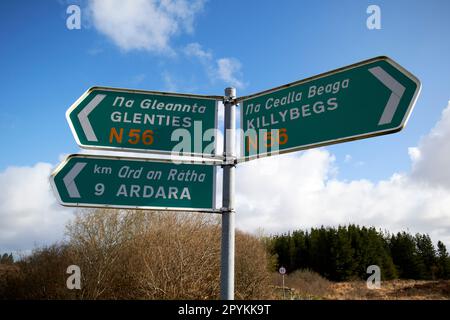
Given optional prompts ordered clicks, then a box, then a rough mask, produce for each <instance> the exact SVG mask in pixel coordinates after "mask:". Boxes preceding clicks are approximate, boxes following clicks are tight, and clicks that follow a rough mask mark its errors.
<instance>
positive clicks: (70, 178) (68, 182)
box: [63, 162, 87, 198]
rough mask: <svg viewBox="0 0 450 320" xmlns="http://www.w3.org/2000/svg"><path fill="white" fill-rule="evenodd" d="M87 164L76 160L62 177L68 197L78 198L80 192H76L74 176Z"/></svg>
mask: <svg viewBox="0 0 450 320" xmlns="http://www.w3.org/2000/svg"><path fill="white" fill-rule="evenodd" d="M86 165H87V163H86V162H78V163H76V164H75V165H74V166H73V168H72V169H70V171H69V172H68V173H67V174H66V175H65V177H64V178H63V181H64V185H65V186H66V189H67V192H68V193H69V197H71V198H80V193H79V192H78V189H77V185H76V184H75V178H76V177H77V176H78V174H79V173H80V172H81V170H83V169H84V167H85V166H86Z"/></svg>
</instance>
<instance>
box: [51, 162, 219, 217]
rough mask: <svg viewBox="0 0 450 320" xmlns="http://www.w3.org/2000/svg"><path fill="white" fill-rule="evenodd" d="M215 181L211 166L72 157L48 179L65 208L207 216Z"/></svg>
mask: <svg viewBox="0 0 450 320" xmlns="http://www.w3.org/2000/svg"><path fill="white" fill-rule="evenodd" d="M215 177H216V175H215V166H214V165H207V164H200V163H189V164H187V163H184V164H174V163H172V162H170V161H164V162H161V161H160V160H158V161H156V160H144V159H136V158H114V157H105V156H91V155H72V156H69V157H68V158H67V159H66V160H65V161H64V162H63V163H61V165H60V166H59V167H58V168H57V169H56V170H55V172H53V174H52V176H51V178H50V181H51V184H52V187H53V190H54V191H55V194H56V195H57V198H58V199H59V201H60V203H61V204H62V205H66V206H80V207H113V208H139V209H171V210H183V211H207V212H212V211H216V210H215Z"/></svg>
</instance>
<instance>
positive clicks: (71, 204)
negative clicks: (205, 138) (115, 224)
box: [49, 154, 222, 213]
mask: <svg viewBox="0 0 450 320" xmlns="http://www.w3.org/2000/svg"><path fill="white" fill-rule="evenodd" d="M72 158H80V159H83V158H86V159H105V160H126V161H137V162H159V163H172V162H173V161H172V160H170V159H159V158H134V157H119V156H117V157H116V156H108V155H93V154H71V155H68V156H67V157H66V158H65V159H64V160H63V161H62V162H61V163H60V164H59V165H58V166H57V167H56V168H55V169H54V170H53V172H52V174H51V175H50V179H49V180H50V185H51V187H52V190H53V193H54V194H55V196H56V199H57V200H58V202H59V203H60V204H61V205H63V206H65V207H81V208H110V209H135V210H156V211H162V210H164V211H184V212H207V213H221V210H220V208H219V209H218V208H179V207H147V206H127V205H114V204H111V205H107V204H105V205H101V204H90V203H75V202H64V201H62V199H61V197H60V196H59V192H58V188H57V186H56V183H55V177H56V175H58V173H59V172H60V171H61V170H62V169H63V168H64V166H65V165H66V164H67V163H68V162H69V160H70V159H72ZM179 163H180V164H192V165H210V166H214V168H213V185H212V203H213V205H216V186H217V166H218V165H221V164H222V162H218V161H189V160H183V161H181V160H180V161H179Z"/></svg>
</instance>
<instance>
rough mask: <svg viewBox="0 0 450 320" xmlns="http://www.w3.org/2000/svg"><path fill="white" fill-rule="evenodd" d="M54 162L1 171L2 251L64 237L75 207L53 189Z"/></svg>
mask: <svg viewBox="0 0 450 320" xmlns="http://www.w3.org/2000/svg"><path fill="white" fill-rule="evenodd" d="M51 170H52V165H50V164H48V163H37V164H36V165H34V166H32V167H9V168H7V169H6V170H5V171H3V172H1V173H0V252H4V251H16V250H25V251H27V250H29V249H32V248H33V247H34V246H35V245H42V244H49V243H52V242H55V241H61V240H62V239H63V235H64V226H65V223H66V222H67V221H68V219H70V217H71V212H72V210H70V209H64V208H62V207H61V206H59V204H57V203H56V200H55V197H54V196H53V194H52V192H51V190H50V184H49V176H50V173H51Z"/></svg>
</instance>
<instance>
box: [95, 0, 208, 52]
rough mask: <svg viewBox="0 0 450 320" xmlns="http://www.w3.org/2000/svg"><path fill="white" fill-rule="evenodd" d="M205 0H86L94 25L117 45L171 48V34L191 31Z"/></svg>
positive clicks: (126, 49)
mask: <svg viewBox="0 0 450 320" xmlns="http://www.w3.org/2000/svg"><path fill="white" fill-rule="evenodd" d="M204 2H205V0H192V1H188V0H133V1H123V0H89V10H90V16H91V18H92V20H93V24H94V26H95V28H96V29H97V30H98V31H99V32H100V33H102V34H104V35H106V36H107V37H109V38H110V39H111V40H112V41H113V42H114V43H115V44H116V45H117V46H119V47H120V48H121V49H123V50H125V51H128V50H134V49H138V50H148V51H153V52H172V53H173V51H172V49H171V46H170V40H171V38H172V37H173V36H174V35H176V34H179V33H181V32H187V33H191V32H192V31H193V29H194V27H193V25H194V20H195V16H196V15H197V14H198V13H199V12H200V11H201V10H202V9H203V5H204Z"/></svg>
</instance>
